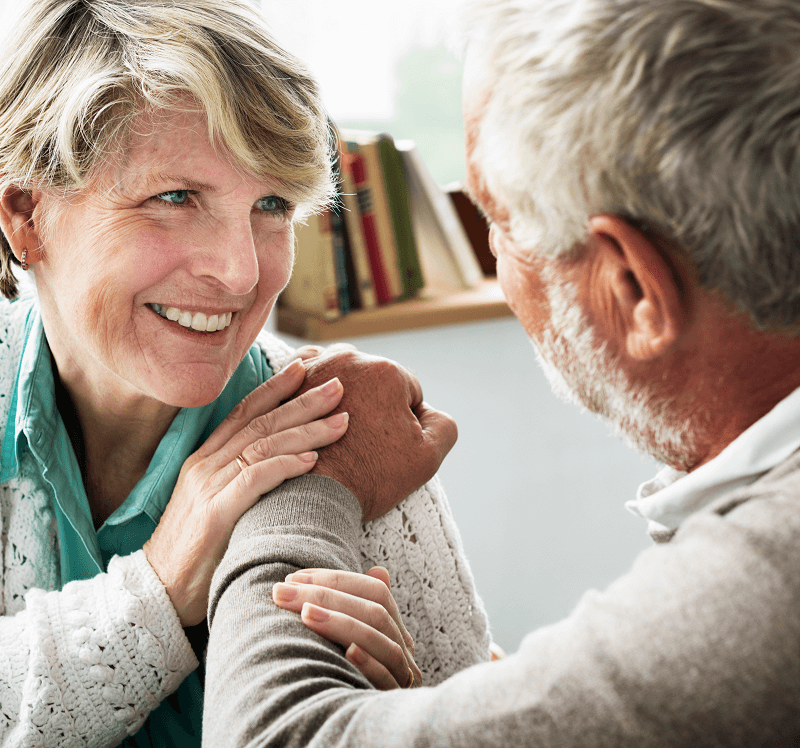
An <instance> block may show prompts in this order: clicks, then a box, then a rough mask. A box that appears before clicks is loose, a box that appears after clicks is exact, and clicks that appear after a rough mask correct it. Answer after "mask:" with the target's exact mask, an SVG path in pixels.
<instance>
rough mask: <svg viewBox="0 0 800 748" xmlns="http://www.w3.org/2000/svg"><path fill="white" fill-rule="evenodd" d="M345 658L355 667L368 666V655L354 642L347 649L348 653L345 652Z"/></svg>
mask: <svg viewBox="0 0 800 748" xmlns="http://www.w3.org/2000/svg"><path fill="white" fill-rule="evenodd" d="M345 656H346V657H347V659H348V660H350V662H352V663H353V664H354V665H366V664H367V655H366V653H365V652H364V650H363V649H361V647H359V646H358V644H356V643H355V642H353V643H352V644H351V645H350V646H349V647H348V648H347V652H345Z"/></svg>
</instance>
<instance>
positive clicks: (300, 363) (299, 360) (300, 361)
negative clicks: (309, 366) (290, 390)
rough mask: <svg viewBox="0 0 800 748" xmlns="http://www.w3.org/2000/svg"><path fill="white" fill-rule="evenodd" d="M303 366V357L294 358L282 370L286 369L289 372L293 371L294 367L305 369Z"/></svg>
mask: <svg viewBox="0 0 800 748" xmlns="http://www.w3.org/2000/svg"><path fill="white" fill-rule="evenodd" d="M305 368H306V367H305V366H304V365H303V359H302V358H296V359H295V360H294V361H292V363H290V364H289V365H288V366H287V367H286V368H285V369H284V371H287V372H288V371H291V373H294V371H293V370H294V369H305Z"/></svg>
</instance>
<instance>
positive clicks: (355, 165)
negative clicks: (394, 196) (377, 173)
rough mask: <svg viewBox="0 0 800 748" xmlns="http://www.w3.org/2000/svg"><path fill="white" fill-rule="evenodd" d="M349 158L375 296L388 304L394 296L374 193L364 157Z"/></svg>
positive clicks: (352, 154)
mask: <svg viewBox="0 0 800 748" xmlns="http://www.w3.org/2000/svg"><path fill="white" fill-rule="evenodd" d="M348 156H349V159H348V160H349V161H350V164H349V165H350V169H351V173H352V175H353V182H354V183H355V187H356V191H357V194H358V208H359V211H360V212H361V223H362V226H363V227H364V241H365V243H366V245H367V253H368V255H369V265H370V269H371V270H372V282H373V284H374V286H375V296H376V297H377V299H378V303H379V304H386V303H388V302H390V301H391V300H392V294H391V291H390V289H389V283H388V281H387V280H386V270H385V268H384V267H383V258H382V257H381V247H380V241H379V240H378V227H377V225H376V223H375V220H376V219H375V208H374V206H373V203H372V191H371V188H370V186H369V182H368V181H367V171H366V167H365V166H364V157H363V156H362V155H361V154H360V153H358V152H357V151H356V152H353V151H350V152H349V154H348Z"/></svg>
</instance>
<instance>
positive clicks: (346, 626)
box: [300, 602, 412, 688]
mask: <svg viewBox="0 0 800 748" xmlns="http://www.w3.org/2000/svg"><path fill="white" fill-rule="evenodd" d="M300 618H301V619H302V621H303V623H304V624H305V625H306V626H308V628H310V629H311V630H312V631H314V632H315V633H317V634H319V635H320V636H324V637H325V638H326V639H328V640H330V641H332V642H335V643H336V644H339V645H341V646H342V647H344V648H345V649H350V648H351V646H352V644H353V643H355V644H356V645H357V646H358V647H359V648H360V649H362V650H363V651H364V652H366V653H367V654H368V655H369V656H370V657H371V658H373V659H374V660H375V661H376V663H375V664H373V663H370V662H368V661H367V662H364V666H365V667H366V668H367V671H366V672H364V671H363V670H362V672H364V674H365V675H366V676H367V678H368V679H369V680H370V682H371V683H372V684H373V685H374V686H375V687H376V688H404V687H406V686H407V685H410V683H411V681H412V677H411V675H410V672H411V671H410V669H409V666H408V663H407V660H406V655H405V653H404V651H403V648H402V647H401V646H400V645H399V644H398V643H397V642H396V641H393V640H392V639H390V638H389V637H387V636H384V635H383V634H382V633H381V632H380V631H378V630H377V629H375V628H373V627H372V626H370V625H368V624H366V623H363V622H362V621H360V620H358V619H357V618H353V617H352V616H350V615H347V614H345V613H341V612H339V611H338V610H331V609H329V608H327V607H322V606H318V605H315V604H314V603H310V602H306V603H304V604H303V606H302V609H301V612H300ZM353 664H355V665H356V666H357V667H359V666H358V663H355V662H354V663H353ZM376 665H380V666H381V667H377V666H376ZM381 668H383V670H384V671H385V673H384V674H383V676H381V672H382V671H381ZM359 670H361V667H359ZM387 676H388V677H387ZM373 678H376V679H377V682H375V681H373V680H372V679H373Z"/></svg>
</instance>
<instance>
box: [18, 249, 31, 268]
mask: <svg viewBox="0 0 800 748" xmlns="http://www.w3.org/2000/svg"><path fill="white" fill-rule="evenodd" d="M20 264H21V265H22V269H23V270H27V269H28V267H30V266H29V265H28V248H27V247H23V248H22V262H21V263H20Z"/></svg>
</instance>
